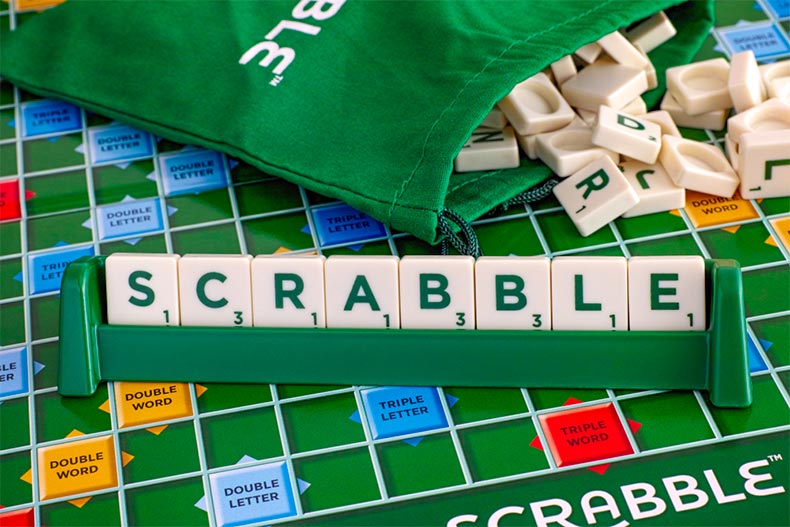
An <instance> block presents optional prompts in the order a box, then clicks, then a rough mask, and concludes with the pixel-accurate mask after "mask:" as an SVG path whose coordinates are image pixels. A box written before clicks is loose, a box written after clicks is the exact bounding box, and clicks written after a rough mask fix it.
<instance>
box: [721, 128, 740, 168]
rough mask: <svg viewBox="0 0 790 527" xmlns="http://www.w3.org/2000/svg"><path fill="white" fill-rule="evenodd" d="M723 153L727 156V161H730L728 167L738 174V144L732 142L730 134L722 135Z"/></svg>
mask: <svg viewBox="0 0 790 527" xmlns="http://www.w3.org/2000/svg"><path fill="white" fill-rule="evenodd" d="M724 153H725V154H726V155H727V159H729V160H730V165H732V168H734V169H735V172H737V173H738V175H739V176H740V173H739V172H738V166H739V165H738V157H739V155H738V143H736V142H735V141H733V140H732V138H731V137H730V134H724Z"/></svg>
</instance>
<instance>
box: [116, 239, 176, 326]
mask: <svg viewBox="0 0 790 527" xmlns="http://www.w3.org/2000/svg"><path fill="white" fill-rule="evenodd" d="M178 259H179V256H178V255H177V254H126V253H115V254H111V255H110V256H108V257H107V260H106V262H105V264H104V265H105V268H106V281H107V322H108V323H110V324H135V325H141V326H177V325H179V322H180V316H181V315H180V310H179V303H178Z"/></svg>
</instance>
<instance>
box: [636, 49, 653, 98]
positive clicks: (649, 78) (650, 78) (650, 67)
mask: <svg viewBox="0 0 790 527" xmlns="http://www.w3.org/2000/svg"><path fill="white" fill-rule="evenodd" d="M634 47H635V48H636V49H637V51H639V53H641V54H642V56H644V57H645V59H647V67H646V68H645V75H646V76H647V89H648V90H652V89H653V88H655V87H657V86H658V73H656V67H655V65H653V62H652V61H651V60H650V57H648V56H647V53H646V52H645V50H644V49H642V47H641V46H640V45H639V44H635V45H634Z"/></svg>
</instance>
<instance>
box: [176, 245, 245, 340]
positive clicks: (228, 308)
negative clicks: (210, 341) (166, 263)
mask: <svg viewBox="0 0 790 527" xmlns="http://www.w3.org/2000/svg"><path fill="white" fill-rule="evenodd" d="M251 262H252V256H250V255H222V256H219V255H210V254H186V255H184V256H182V257H181V259H180V260H179V262H178V274H179V290H180V298H181V325H182V326H252V284H251V283H250V263H251Z"/></svg>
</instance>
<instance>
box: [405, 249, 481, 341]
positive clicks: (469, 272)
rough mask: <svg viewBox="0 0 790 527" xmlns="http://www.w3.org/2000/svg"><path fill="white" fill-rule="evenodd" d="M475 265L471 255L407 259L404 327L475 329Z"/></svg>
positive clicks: (413, 257)
mask: <svg viewBox="0 0 790 527" xmlns="http://www.w3.org/2000/svg"><path fill="white" fill-rule="evenodd" d="M474 264H475V259H474V258H472V257H471V256H404V257H403V258H402V259H401V261H400V311H401V327H403V328H433V329H475V275H474Z"/></svg>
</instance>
